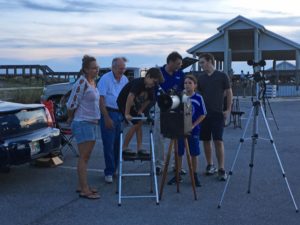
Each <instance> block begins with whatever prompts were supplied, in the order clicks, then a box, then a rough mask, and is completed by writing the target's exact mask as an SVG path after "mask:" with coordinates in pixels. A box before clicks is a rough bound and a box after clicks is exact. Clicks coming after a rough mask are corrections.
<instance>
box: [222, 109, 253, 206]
mask: <svg viewBox="0 0 300 225" xmlns="http://www.w3.org/2000/svg"><path fill="white" fill-rule="evenodd" d="M253 109H254V108H253V107H252V108H251V110H250V113H249V117H248V119H247V122H246V126H245V128H244V131H243V135H242V137H241V138H240V143H239V146H238V148H237V151H236V154H235V157H234V160H233V163H232V166H231V169H230V171H229V173H228V178H227V181H226V184H225V187H224V190H223V193H222V196H221V199H220V202H219V205H218V208H221V205H222V202H223V199H224V196H225V193H226V191H227V187H228V184H229V181H230V178H231V176H232V174H233V169H234V166H235V163H236V161H237V158H238V155H239V152H240V150H241V147H242V144H243V143H244V141H245V136H246V132H247V129H248V126H249V123H250V120H251V116H252V114H253Z"/></svg>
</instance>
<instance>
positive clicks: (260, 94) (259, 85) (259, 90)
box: [247, 60, 266, 100]
mask: <svg viewBox="0 0 300 225" xmlns="http://www.w3.org/2000/svg"><path fill="white" fill-rule="evenodd" d="M247 64H248V65H249V66H252V68H253V75H251V76H248V77H247V78H253V80H254V81H255V83H256V90H255V93H256V100H259V99H264V98H265V93H266V79H265V74H264V72H265V65H266V61H265V60H260V61H259V62H255V61H253V60H248V61H247ZM261 67H262V68H263V69H262V70H261Z"/></svg>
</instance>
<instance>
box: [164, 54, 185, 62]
mask: <svg viewBox="0 0 300 225" xmlns="http://www.w3.org/2000/svg"><path fill="white" fill-rule="evenodd" d="M177 59H181V60H182V56H181V55H180V54H179V53H178V52H171V53H170V54H169V55H168V57H167V64H168V63H169V62H170V61H172V62H174V61H176V60H177Z"/></svg>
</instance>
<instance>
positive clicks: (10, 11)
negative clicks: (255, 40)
mask: <svg viewBox="0 0 300 225" xmlns="http://www.w3.org/2000/svg"><path fill="white" fill-rule="evenodd" d="M0 8H1V11H0V16H1V20H0V27H1V29H0V49H1V54H0V64H3V62H5V63H9V62H10V64H14V63H16V62H25V63H26V62H27V63H35V64H37V63H39V62H41V63H43V64H47V61H48V62H49V63H51V64H54V65H55V62H57V65H61V62H65V63H66V69H65V70H72V69H70V68H73V67H74V68H77V65H76V61H75V60H78V62H77V63H80V58H81V56H82V55H84V54H93V55H95V56H96V57H97V58H98V59H99V60H100V61H101V64H103V63H104V65H103V66H109V65H110V60H111V58H112V57H113V56H116V55H125V56H128V58H129V60H130V62H129V65H130V66H141V65H143V66H153V65H155V64H163V63H164V59H165V57H166V55H167V54H168V53H169V52H171V51H173V50H177V51H179V52H180V53H182V54H183V55H184V56H185V55H188V54H187V53H186V50H187V49H189V48H190V47H192V46H194V45H195V44H197V43H199V42H202V41H204V40H205V39H206V38H208V37H210V36H212V35H214V34H215V33H217V30H216V28H217V27H219V26H221V25H222V24H224V23H226V22H227V21H228V20H231V19H232V18H234V17H236V16H237V15H242V16H244V17H247V18H249V19H251V20H253V21H255V22H257V23H259V24H261V25H263V26H265V27H266V28H267V29H269V30H271V31H273V32H277V33H278V34H280V35H284V36H285V37H287V38H289V39H291V40H292V41H295V42H298V43H299V42H300V37H299V33H300V27H299V24H300V23H299V22H300V17H299V13H298V10H297V7H295V5H294V1H292V0H286V1H285V3H284V4H282V2H281V1H271V0H267V1H258V0H253V1H251V4H249V1H248V0H218V1H204V0H185V1H181V0H152V1H148V0H139V1H127V0H126V1H125V0H118V1H112V0H101V1H91V0H0ZM130 57H131V58H130ZM155 58H156V59H157V60H160V61H157V60H155ZM143 59H144V61H143ZM58 68H60V69H61V66H59V67H58ZM54 69H55V68H54Z"/></svg>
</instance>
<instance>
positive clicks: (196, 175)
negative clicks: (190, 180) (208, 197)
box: [194, 173, 201, 187]
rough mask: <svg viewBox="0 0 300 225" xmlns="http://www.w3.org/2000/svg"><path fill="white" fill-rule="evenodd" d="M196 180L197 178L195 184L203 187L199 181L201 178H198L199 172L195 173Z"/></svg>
mask: <svg viewBox="0 0 300 225" xmlns="http://www.w3.org/2000/svg"><path fill="white" fill-rule="evenodd" d="M194 180H195V185H196V187H201V183H200V181H199V178H198V174H197V173H194Z"/></svg>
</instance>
